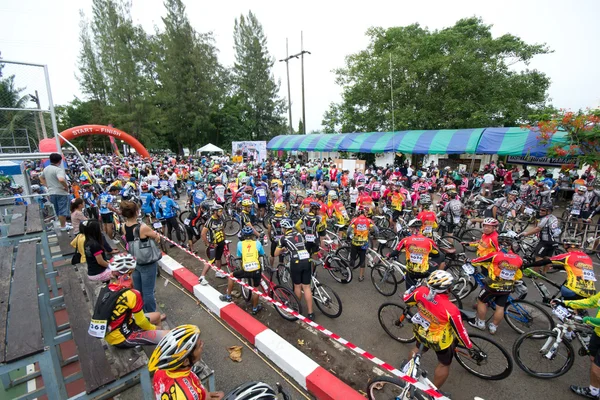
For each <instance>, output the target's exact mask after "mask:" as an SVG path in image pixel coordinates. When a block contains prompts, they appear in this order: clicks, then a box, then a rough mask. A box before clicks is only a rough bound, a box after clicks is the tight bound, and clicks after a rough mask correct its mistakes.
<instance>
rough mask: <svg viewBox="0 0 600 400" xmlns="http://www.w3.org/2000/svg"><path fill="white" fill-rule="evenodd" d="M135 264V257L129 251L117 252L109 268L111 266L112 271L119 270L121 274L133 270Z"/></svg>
mask: <svg viewBox="0 0 600 400" xmlns="http://www.w3.org/2000/svg"><path fill="white" fill-rule="evenodd" d="M135 266H136V261H135V258H134V257H133V256H132V255H131V254H127V253H120V254H116V255H115V256H114V257H113V258H111V260H110V261H109V263H108V268H110V270H111V271H113V272H118V273H119V274H121V275H124V274H127V273H129V272H130V271H133V270H134V269H135Z"/></svg>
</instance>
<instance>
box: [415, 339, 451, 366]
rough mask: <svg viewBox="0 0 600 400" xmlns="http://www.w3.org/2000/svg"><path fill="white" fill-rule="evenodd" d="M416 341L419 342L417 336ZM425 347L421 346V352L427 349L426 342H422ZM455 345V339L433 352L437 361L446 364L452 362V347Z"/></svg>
mask: <svg viewBox="0 0 600 400" xmlns="http://www.w3.org/2000/svg"><path fill="white" fill-rule="evenodd" d="M416 339H417V342H419V343H421V341H420V340H419V337H418V336H416ZM423 344H424V345H425V347H424V348H423V353H426V352H427V350H429V347H428V346H429V345H428V343H427V342H423ZM455 347H456V340H455V341H454V342H452V344H451V345H450V346H448V347H446V348H445V349H444V350H439V351H436V352H435V355H436V356H437V359H438V362H439V363H440V364H442V365H445V366H448V365H450V364H452V359H453V358H454V348H455Z"/></svg>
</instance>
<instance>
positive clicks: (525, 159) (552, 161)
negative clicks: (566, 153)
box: [506, 156, 579, 167]
mask: <svg viewBox="0 0 600 400" xmlns="http://www.w3.org/2000/svg"><path fill="white" fill-rule="evenodd" d="M506 162H507V164H530V165H546V166H550V167H560V166H562V165H566V164H575V166H579V161H578V159H577V158H570V157H559V158H552V157H532V156H519V157H515V156H508V159H507V160H506Z"/></svg>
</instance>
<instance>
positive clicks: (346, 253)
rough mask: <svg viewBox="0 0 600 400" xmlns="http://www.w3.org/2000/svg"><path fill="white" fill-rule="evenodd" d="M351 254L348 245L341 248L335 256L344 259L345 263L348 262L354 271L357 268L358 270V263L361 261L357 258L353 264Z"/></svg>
mask: <svg viewBox="0 0 600 400" xmlns="http://www.w3.org/2000/svg"><path fill="white" fill-rule="evenodd" d="M350 254H351V250H350V246H349V245H347V244H344V245H342V246H340V248H338V249H337V250H336V252H335V255H336V256H338V257H340V258H342V259H344V261H346V263H348V265H349V266H350V267H351V268H352V269H356V268H358V263H359V262H360V260H359V258H358V257H357V258H356V260H354V264H353V263H352V262H350V259H351V256H350Z"/></svg>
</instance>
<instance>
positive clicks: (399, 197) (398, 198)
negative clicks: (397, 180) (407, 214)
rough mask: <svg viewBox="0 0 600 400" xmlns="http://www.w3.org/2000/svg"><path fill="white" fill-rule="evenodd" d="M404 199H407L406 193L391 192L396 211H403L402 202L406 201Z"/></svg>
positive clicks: (393, 207) (393, 206)
mask: <svg viewBox="0 0 600 400" xmlns="http://www.w3.org/2000/svg"><path fill="white" fill-rule="evenodd" d="M404 200H406V198H405V197H404V195H403V194H402V193H400V192H396V191H394V192H392V194H391V202H392V209H394V210H396V211H402V204H403V203H404Z"/></svg>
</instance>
